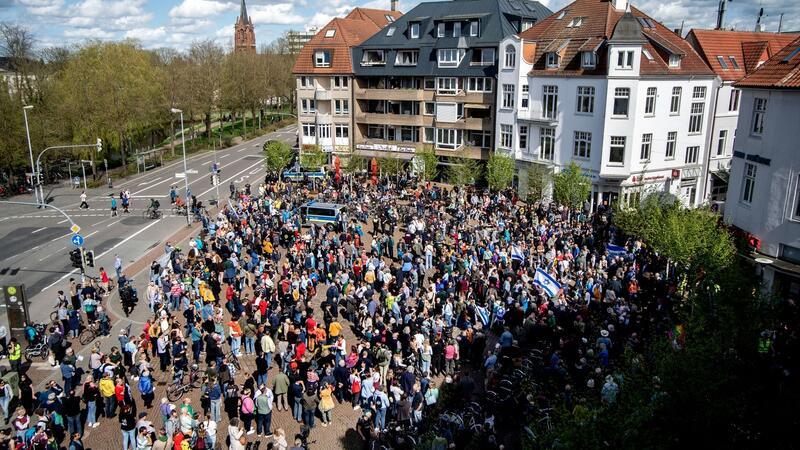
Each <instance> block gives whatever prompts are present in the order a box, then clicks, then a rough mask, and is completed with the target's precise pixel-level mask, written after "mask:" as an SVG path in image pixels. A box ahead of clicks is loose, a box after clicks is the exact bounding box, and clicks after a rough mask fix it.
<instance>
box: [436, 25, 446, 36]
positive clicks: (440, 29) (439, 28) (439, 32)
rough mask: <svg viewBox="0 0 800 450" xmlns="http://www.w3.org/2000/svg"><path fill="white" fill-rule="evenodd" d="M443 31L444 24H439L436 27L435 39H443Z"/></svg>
mask: <svg viewBox="0 0 800 450" xmlns="http://www.w3.org/2000/svg"><path fill="white" fill-rule="evenodd" d="M444 31H445V23H444V22H439V23H438V24H437V25H436V37H440V38H443V37H444Z"/></svg>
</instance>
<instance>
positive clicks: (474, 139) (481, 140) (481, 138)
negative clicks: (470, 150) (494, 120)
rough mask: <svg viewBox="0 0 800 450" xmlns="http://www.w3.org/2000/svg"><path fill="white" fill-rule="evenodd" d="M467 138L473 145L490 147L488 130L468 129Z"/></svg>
mask: <svg viewBox="0 0 800 450" xmlns="http://www.w3.org/2000/svg"><path fill="white" fill-rule="evenodd" d="M467 138H468V139H469V145H471V146H473V147H480V148H492V133H491V132H489V131H470V132H469V134H468V135H467Z"/></svg>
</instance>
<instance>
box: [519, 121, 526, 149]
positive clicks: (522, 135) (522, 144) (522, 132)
mask: <svg viewBox="0 0 800 450" xmlns="http://www.w3.org/2000/svg"><path fill="white" fill-rule="evenodd" d="M519 148H520V149H521V150H522V151H524V152H527V151H528V126H527V125H520V126H519Z"/></svg>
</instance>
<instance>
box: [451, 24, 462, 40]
mask: <svg viewBox="0 0 800 450" xmlns="http://www.w3.org/2000/svg"><path fill="white" fill-rule="evenodd" d="M453 37H454V38H457V37H461V22H455V23H454V24H453Z"/></svg>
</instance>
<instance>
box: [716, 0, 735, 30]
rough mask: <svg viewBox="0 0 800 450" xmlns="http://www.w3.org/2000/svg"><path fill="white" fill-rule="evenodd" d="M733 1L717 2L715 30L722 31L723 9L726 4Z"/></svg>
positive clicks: (722, 0)
mask: <svg viewBox="0 0 800 450" xmlns="http://www.w3.org/2000/svg"><path fill="white" fill-rule="evenodd" d="M732 1H733V0H719V7H718V8H717V28H715V29H717V30H721V29H722V24H723V22H724V20H725V8H726V5H727V3H728V2H732Z"/></svg>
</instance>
